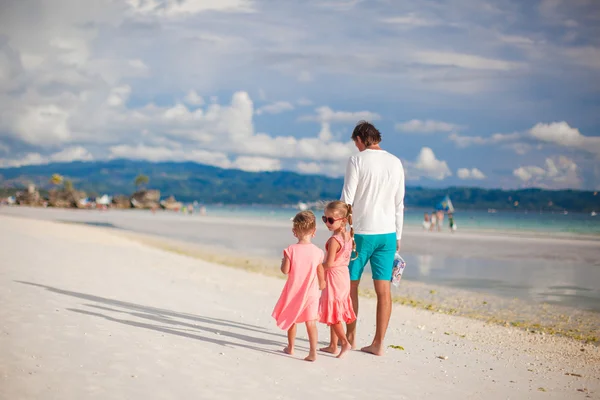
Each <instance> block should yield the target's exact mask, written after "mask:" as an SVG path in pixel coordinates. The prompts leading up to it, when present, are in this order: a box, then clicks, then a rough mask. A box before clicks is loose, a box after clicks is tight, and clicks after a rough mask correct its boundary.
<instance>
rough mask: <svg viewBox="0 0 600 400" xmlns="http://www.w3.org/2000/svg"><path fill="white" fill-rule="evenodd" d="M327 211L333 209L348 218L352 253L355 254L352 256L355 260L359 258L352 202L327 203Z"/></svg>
mask: <svg viewBox="0 0 600 400" xmlns="http://www.w3.org/2000/svg"><path fill="white" fill-rule="evenodd" d="M325 209H326V210H327V211H331V212H333V213H335V214H336V215H338V216H340V217H341V218H346V219H347V220H348V224H350V237H351V238H352V253H354V254H355V256H354V257H353V258H352V259H353V260H354V259H356V258H358V252H357V251H356V242H355V241H354V228H353V227H352V206H351V205H350V204H346V203H344V202H343V201H340V200H336V201H332V202H329V203H327V205H326V206H325Z"/></svg>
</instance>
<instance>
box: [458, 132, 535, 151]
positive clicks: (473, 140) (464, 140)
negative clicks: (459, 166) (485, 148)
mask: <svg viewBox="0 0 600 400" xmlns="http://www.w3.org/2000/svg"><path fill="white" fill-rule="evenodd" d="M524 137H525V136H524V135H523V133H520V132H513V133H494V134H493V135H491V136H488V137H482V136H463V135H459V134H458V133H452V134H450V135H449V136H448V139H450V140H451V141H452V142H454V143H455V144H456V146H457V147H460V148H465V147H469V146H472V145H484V144H500V143H509V142H514V141H517V140H519V139H522V138H524Z"/></svg>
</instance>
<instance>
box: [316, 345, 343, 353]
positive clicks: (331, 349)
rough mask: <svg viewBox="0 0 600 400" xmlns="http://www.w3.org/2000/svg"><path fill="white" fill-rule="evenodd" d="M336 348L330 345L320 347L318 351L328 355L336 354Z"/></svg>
mask: <svg viewBox="0 0 600 400" xmlns="http://www.w3.org/2000/svg"><path fill="white" fill-rule="evenodd" d="M337 350H338V349H337V346H335V347H333V346H332V345H329V346H327V347H321V348H320V349H319V351H323V352H325V353H330V354H336V353H337Z"/></svg>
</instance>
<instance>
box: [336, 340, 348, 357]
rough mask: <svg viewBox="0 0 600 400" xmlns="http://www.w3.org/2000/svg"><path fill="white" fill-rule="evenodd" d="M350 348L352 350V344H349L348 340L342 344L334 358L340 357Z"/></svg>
mask: <svg viewBox="0 0 600 400" xmlns="http://www.w3.org/2000/svg"><path fill="white" fill-rule="evenodd" d="M350 350H352V346H351V345H350V342H348V343H346V344H343V345H342V351H340V354H338V355H337V357H336V358H342V357H343V356H344V353H346V352H348V351H350Z"/></svg>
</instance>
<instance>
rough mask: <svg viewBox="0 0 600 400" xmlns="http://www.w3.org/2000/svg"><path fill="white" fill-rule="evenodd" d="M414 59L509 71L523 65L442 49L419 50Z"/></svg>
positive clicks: (447, 64) (430, 62) (471, 67)
mask: <svg viewBox="0 0 600 400" xmlns="http://www.w3.org/2000/svg"><path fill="white" fill-rule="evenodd" d="M414 58H415V60H416V61H418V62H421V63H424V64H429V65H439V66H447V67H459V68H466V69H471V70H494V71H510V70H514V69H518V68H521V67H523V64H521V63H519V62H514V61H504V60H499V59H493V58H487V57H482V56H478V55H474V54H463V53H455V52H443V51H420V52H417V53H416V54H415V55H414Z"/></svg>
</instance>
